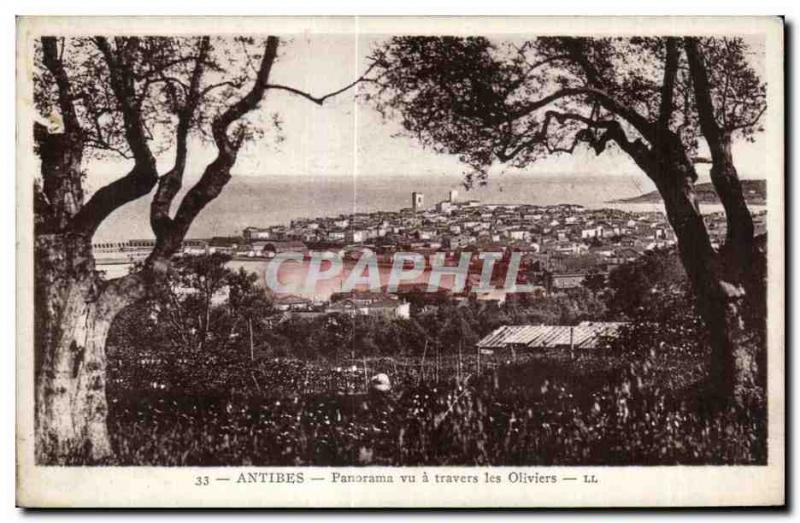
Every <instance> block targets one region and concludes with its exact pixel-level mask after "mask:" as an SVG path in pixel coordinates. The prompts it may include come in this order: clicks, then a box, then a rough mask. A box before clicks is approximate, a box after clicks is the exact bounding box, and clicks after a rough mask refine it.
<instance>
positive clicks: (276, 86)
mask: <svg viewBox="0 0 800 523" xmlns="http://www.w3.org/2000/svg"><path fill="white" fill-rule="evenodd" d="M376 65H377V62H373V63H372V64H371V65H370V66H369V67H368V68H367V70H366V71H364V74H362V75H361V76H360V77H358V78H357V79H356V80H355V81H353V82H351V83H349V84H347V85H345V86H344V87H342V88H341V89H337V90H336V91H333V92H330V93H328V94H326V95H323V96H313V95H311V94H309V93H307V92H305V91H301V90H300V89H296V88H294V87H290V86H287V85H280V84H268V85H267V89H279V90H282V91H288V92H290V93H293V94H296V95H298V96H302V97H303V98H305V99H307V100H310V101H312V102H314V103H315V104H317V105H322V104H323V103H325V100H327V99H328V98H332V97H334V96H336V95H337V94H342V93H343V92H345V91H347V90H348V89H352V88H353V87H355V86H356V85H357V84H358V83H360V82H363V81H366V80H368V79H367V75H368V74H369V73H370V72H371V71H372V69H373V68H375V66H376Z"/></svg>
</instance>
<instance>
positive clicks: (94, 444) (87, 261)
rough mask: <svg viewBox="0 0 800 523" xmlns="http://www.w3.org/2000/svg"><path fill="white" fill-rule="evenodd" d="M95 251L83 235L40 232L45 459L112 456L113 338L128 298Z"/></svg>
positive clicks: (39, 443)
mask: <svg viewBox="0 0 800 523" xmlns="http://www.w3.org/2000/svg"><path fill="white" fill-rule="evenodd" d="M90 249H91V245H90V244H89V242H88V240H86V239H85V238H83V237H77V236H74V235H68V234H64V235H41V236H39V237H37V245H36V271H35V273H36V274H35V280H36V282H35V285H36V290H37V292H36V304H35V307H36V313H35V315H36V321H37V326H36V328H37V339H36V354H37V358H36V360H37V361H36V375H35V387H36V389H35V438H36V445H35V447H36V457H37V461H38V462H39V463H43V464H45V463H47V464H52V463H60V462H64V461H66V460H70V459H75V458H78V459H81V460H93V461H94V460H101V459H103V458H105V457H107V456H109V455H110V454H111V443H110V440H109V437H108V429H107V425H106V414H107V411H108V405H107V400H106V389H105V386H106V383H105V379H106V353H105V343H106V337H107V335H108V330H109V328H110V327H111V322H112V321H113V320H114V317H115V316H116V315H117V313H118V312H119V311H120V310H122V308H123V307H124V306H125V305H127V300H128V299H127V298H125V297H123V295H122V294H119V293H111V292H108V289H109V288H110V287H109V286H108V284H106V283H105V282H103V281H101V280H100V279H99V278H98V276H97V274H96V272H95V271H94V263H93V260H92V258H91V250H90Z"/></svg>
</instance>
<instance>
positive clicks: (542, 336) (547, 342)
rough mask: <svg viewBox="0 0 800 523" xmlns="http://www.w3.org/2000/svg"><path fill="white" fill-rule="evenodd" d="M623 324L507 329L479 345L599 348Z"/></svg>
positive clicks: (512, 327) (494, 332)
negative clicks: (602, 339)
mask: <svg viewBox="0 0 800 523" xmlns="http://www.w3.org/2000/svg"><path fill="white" fill-rule="evenodd" d="M621 325H623V323H622V322H602V321H601V322H588V321H586V322H582V323H580V324H578V325H575V326H572V325H504V326H502V327H498V328H497V329H495V330H494V331H493V332H492V333H491V334H489V335H487V336H486V337H484V338H483V339H482V340H480V341H479V342H478V347H482V348H502V347H507V346H510V345H515V346H520V345H524V346H526V347H530V348H538V347H556V346H559V345H569V344H570V337H572V344H573V345H574V347H575V348H578V349H591V348H595V347H596V346H597V342H598V340H599V339H600V338H602V337H612V336H615V335H616V334H617V330H618V329H619V327H620V326H621Z"/></svg>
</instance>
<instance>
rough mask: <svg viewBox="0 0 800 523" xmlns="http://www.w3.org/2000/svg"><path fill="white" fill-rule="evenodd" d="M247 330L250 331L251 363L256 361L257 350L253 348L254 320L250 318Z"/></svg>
mask: <svg viewBox="0 0 800 523" xmlns="http://www.w3.org/2000/svg"><path fill="white" fill-rule="evenodd" d="M247 328H248V329H249V330H250V361H254V360H255V359H256V357H255V348H254V346H253V320H252V319H250V318H248V319H247Z"/></svg>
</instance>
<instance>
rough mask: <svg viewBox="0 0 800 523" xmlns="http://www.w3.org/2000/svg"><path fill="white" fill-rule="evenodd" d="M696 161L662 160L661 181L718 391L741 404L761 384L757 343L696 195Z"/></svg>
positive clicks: (739, 289) (713, 385)
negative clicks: (758, 381)
mask: <svg viewBox="0 0 800 523" xmlns="http://www.w3.org/2000/svg"><path fill="white" fill-rule="evenodd" d="M690 165H691V164H689V163H688V160H687V161H686V162H682V161H674V162H672V163H670V164H668V165H666V166H665V165H664V164H662V170H661V172H660V173H658V176H656V177H655V179H656V180H657V182H656V184H657V185H658V189H659V192H660V193H661V195H662V197H663V198H664V204H665V207H666V211H667V216H668V219H669V221H670V224H671V225H672V228H673V229H674V231H675V234H676V236H677V238H678V248H679V251H680V256H681V260H682V262H683V266H684V268H685V269H686V273H687V275H688V277H689V281H690V282H691V284H692V287H693V288H694V292H695V295H696V298H697V305H698V312H699V313H700V316H701V318H702V319H703V321H704V323H705V324H706V328H707V331H708V334H709V342H710V345H711V361H710V366H709V374H710V375H709V381H710V384H711V388H712V393H713V395H715V396H717V398H716V399H718V400H721V401H723V402H726V403H728V402H730V401H731V400H733V402H735V403H736V404H740V405H741V404H743V403H744V402H745V401H746V398H748V397H749V396H750V393H751V392H752V391H754V390H755V388H754V385H755V384H756V375H757V369H756V351H757V347H756V346H755V344H754V343H753V341H752V340H751V339H750V336H749V335H748V333H747V330H746V329H745V328H744V322H743V317H742V306H743V302H744V295H745V292H744V289H743V287H742V286H741V285H738V284H736V283H735V282H730V281H727V280H726V279H725V276H724V274H725V273H724V272H723V271H721V270H720V267H719V266H718V263H717V255H716V253H715V252H714V250H713V248H712V246H711V242H710V240H709V237H708V232H707V230H706V227H705V222H704V221H703V217H702V215H701V214H700V209H699V207H698V205H697V201H696V198H695V192H694V178H695V176H694V171H693V169H692V168H691V167H690ZM665 167H666V168H665Z"/></svg>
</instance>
